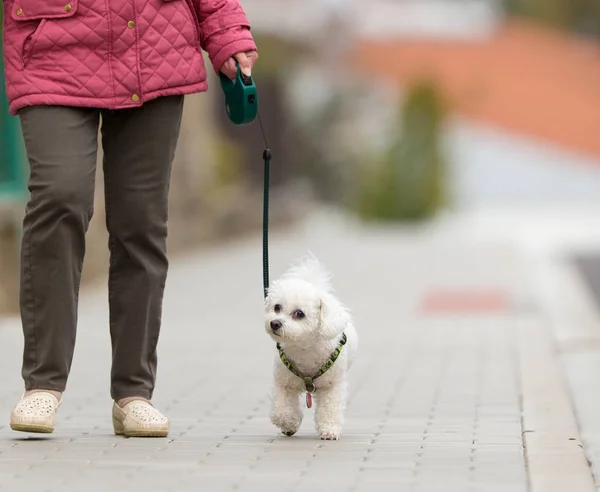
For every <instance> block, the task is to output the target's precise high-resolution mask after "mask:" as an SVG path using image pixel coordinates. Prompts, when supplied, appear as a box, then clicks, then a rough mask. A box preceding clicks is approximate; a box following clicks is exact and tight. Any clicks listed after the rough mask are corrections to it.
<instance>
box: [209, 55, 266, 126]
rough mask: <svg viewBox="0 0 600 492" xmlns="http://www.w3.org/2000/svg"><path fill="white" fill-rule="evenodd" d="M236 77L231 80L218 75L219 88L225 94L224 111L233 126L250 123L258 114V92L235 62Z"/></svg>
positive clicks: (223, 75) (249, 78)
mask: <svg viewBox="0 0 600 492" xmlns="http://www.w3.org/2000/svg"><path fill="white" fill-rule="evenodd" d="M235 65H236V67H237V75H236V77H235V79H234V80H231V79H230V78H229V77H227V75H225V74H224V73H223V72H220V73H219V78H220V80H221V88H222V89H223V92H224V93H225V110H226V111H227V116H228V117H229V119H230V120H231V121H232V123H234V124H235V125H247V124H248V123H252V122H253V121H254V119H255V118H256V115H257V113H258V92H257V90H256V84H255V83H254V80H253V79H252V77H248V76H247V75H244V74H243V73H242V70H241V69H240V64H239V63H238V62H235Z"/></svg>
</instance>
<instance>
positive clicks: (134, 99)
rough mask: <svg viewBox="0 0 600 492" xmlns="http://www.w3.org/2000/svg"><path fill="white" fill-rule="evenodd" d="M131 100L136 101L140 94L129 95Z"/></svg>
mask: <svg viewBox="0 0 600 492" xmlns="http://www.w3.org/2000/svg"><path fill="white" fill-rule="evenodd" d="M131 100H132V101H133V102H134V103H136V102H138V101H139V100H140V96H139V95H138V94H134V95H133V96H131Z"/></svg>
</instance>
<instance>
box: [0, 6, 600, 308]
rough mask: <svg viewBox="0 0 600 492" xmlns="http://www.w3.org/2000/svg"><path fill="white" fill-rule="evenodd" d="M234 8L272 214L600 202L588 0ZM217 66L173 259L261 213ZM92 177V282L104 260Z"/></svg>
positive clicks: (13, 187) (185, 181)
mask: <svg viewBox="0 0 600 492" xmlns="http://www.w3.org/2000/svg"><path fill="white" fill-rule="evenodd" d="M242 3H243V6H244V8H245V9H246V11H247V13H248V16H249V18H250V19H251V21H252V24H253V26H254V27H253V29H254V34H255V37H256V40H257V43H258V46H259V50H260V55H261V59H260V62H259V64H258V65H257V67H256V70H255V73H254V75H255V78H256V80H257V84H258V87H259V90H260V101H261V114H262V119H263V122H264V124H265V128H266V131H267V135H268V139H269V144H270V146H271V148H272V150H273V204H272V213H273V221H274V222H275V223H276V224H279V225H281V226H285V225H289V224H292V223H294V221H296V220H299V219H301V218H302V217H303V216H305V215H306V214H308V213H310V212H311V211H313V210H315V208H318V207H324V206H327V207H334V208H335V209H340V210H343V211H345V212H346V213H348V214H351V215H352V216H354V217H357V218H359V219H360V220H362V221H366V222H382V221H383V222H392V223H396V224H398V226H402V227H404V226H407V225H409V226H410V227H414V226H415V225H418V224H422V223H428V222H430V221H433V220H437V219H439V217H443V216H448V215H452V216H462V217H472V218H473V217H477V220H478V223H479V224H485V225H487V227H489V228H496V229H498V230H499V229H501V228H502V225H503V224H506V223H511V224H513V225H514V224H515V223H517V222H518V221H522V222H520V224H521V226H522V227H524V228H530V227H533V226H535V225H536V224H537V225H539V223H541V222H543V223H545V224H546V225H547V227H548V228H551V227H554V228H555V229H557V230H558V231H560V232H561V233H562V235H563V236H565V234H566V233H565V230H568V228H569V227H573V224H574V223H575V222H576V221H577V220H579V219H582V218H585V219H586V220H587V219H588V218H589V217H592V216H593V215H594V213H596V212H595V211H596V210H600V3H599V2H598V1H597V0H504V1H502V0H387V1H380V0H369V1H368V2H356V1H354V0H304V1H302V2H297V1H291V0H272V1H268V0H244V1H243V2H242ZM211 76H212V79H211V81H210V82H211V87H212V90H211V91H210V92H209V93H208V94H202V95H196V96H192V97H188V98H187V102H186V109H185V120H184V125H183V130H182V134H181V140H180V145H179V148H178V152H177V157H176V164H175V168H174V174H173V184H172V194H171V203H172V209H171V215H170V216H171V219H170V249H171V251H172V253H173V254H177V253H178V252H182V251H186V250H190V249H192V248H197V247H198V246H200V245H204V244H213V243H220V242H222V241H227V240H229V239H231V238H234V237H239V236H240V235H242V234H247V233H250V232H256V231H257V230H259V228H260V225H261V218H262V215H261V213H262V210H261V206H262V204H261V194H262V160H261V155H262V149H263V141H262V137H261V135H260V129H259V126H258V124H253V125H251V126H248V127H234V126H233V125H232V124H231V123H229V122H228V120H227V119H226V117H225V112H224V110H223V100H222V94H221V92H220V90H219V88H218V82H217V81H216V79H215V77H214V74H213V75H211ZM3 85H4V84H3V83H2V84H0V86H1V89H0V313H14V312H15V311H16V309H17V267H18V242H19V236H20V221H21V220H22V213H23V208H24V203H25V201H26V198H27V190H26V177H27V168H26V162H25V157H24V152H23V148H22V142H21V135H20V129H19V124H18V119H17V118H12V117H10V116H9V115H8V110H7V102H6V96H5V94H4V87H3ZM98 172H100V170H99V171H98ZM97 183H98V186H99V189H98V193H97V198H96V215H95V220H93V222H92V225H91V229H90V232H89V236H88V238H89V239H88V244H89V246H88V255H87V258H86V264H85V267H84V272H85V282H93V281H95V280H98V279H103V278H104V275H105V272H106V268H107V265H108V263H107V262H108V259H107V251H106V250H107V248H106V244H107V237H106V231H105V226H104V217H103V198H102V195H103V190H102V189H101V188H100V186H101V183H102V180H101V179H98V181H97ZM597 215H599V216H600V214H597ZM585 224H586V225H585V227H582V229H583V230H584V232H585V230H587V229H586V228H587V227H588V225H587V224H588V222H585ZM566 235H568V234H566ZM544 237H547V235H546V236H544Z"/></svg>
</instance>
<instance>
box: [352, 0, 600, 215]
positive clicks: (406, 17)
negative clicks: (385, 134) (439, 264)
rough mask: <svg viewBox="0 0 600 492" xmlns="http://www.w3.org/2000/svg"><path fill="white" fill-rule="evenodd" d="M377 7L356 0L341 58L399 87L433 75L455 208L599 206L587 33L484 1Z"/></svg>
mask: <svg viewBox="0 0 600 492" xmlns="http://www.w3.org/2000/svg"><path fill="white" fill-rule="evenodd" d="M383 4H385V7H381V10H379V11H378V10H377V9H373V11H372V13H371V14H370V15H369V9H368V8H367V7H366V6H365V5H363V6H362V8H363V9H364V12H363V15H362V16H361V17H362V18H363V19H366V21H365V22H364V23H363V24H362V28H361V29H359V33H358V38H359V40H358V42H357V43H356V44H355V46H356V50H355V53H354V56H353V57H352V59H354V60H357V63H358V65H359V66H360V68H361V70H362V71H363V73H364V74H365V77H366V78H372V79H378V81H379V82H378V83H381V81H382V80H383V81H385V82H386V83H387V84H390V85H392V86H393V87H396V88H397V89H398V91H400V92H401V91H402V89H403V88H404V87H406V86H407V85H409V84H411V83H413V82H415V81H417V80H421V79H431V80H434V81H435V82H436V83H437V84H438V86H439V89H440V91H441V92H442V93H443V95H444V97H445V99H446V101H447V102H448V104H449V107H450V109H451V114H452V118H451V119H450V122H449V124H448V128H447V135H446V137H447V144H448V151H449V155H450V157H451V163H452V192H453V195H454V200H455V205H456V206H459V207H466V208H478V207H488V206H495V205H502V206H506V205H510V206H526V205H540V204H557V203H558V204H568V205H573V204H576V205H579V204H600V139H599V138H598V135H599V133H598V131H599V130H598V129H599V128H600V91H599V90H598V87H599V86H600V85H599V84H600V45H599V44H598V43H597V42H594V41H591V40H590V39H580V38H577V37H576V36H574V35H571V34H568V33H565V32H562V31H558V30H554V29H551V28H547V27H542V26H540V25H538V24H536V23H534V22H530V21H524V20H516V19H512V18H506V17H505V16H504V14H503V12H502V11H501V10H500V9H499V8H498V5H497V4H496V2H492V1H475V0H473V1H460V0H456V1H450V0H446V1H443V0H438V1H435V2H417V1H414V2H411V1H396V2H383V3H382V5H383ZM392 12H395V13H392ZM461 14H464V15H461ZM377 22H379V25H377Z"/></svg>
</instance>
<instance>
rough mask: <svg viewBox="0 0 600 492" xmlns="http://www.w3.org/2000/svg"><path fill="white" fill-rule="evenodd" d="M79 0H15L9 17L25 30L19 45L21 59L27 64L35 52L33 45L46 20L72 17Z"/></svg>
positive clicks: (54, 20) (44, 26) (51, 20)
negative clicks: (25, 32)
mask: <svg viewBox="0 0 600 492" xmlns="http://www.w3.org/2000/svg"><path fill="white" fill-rule="evenodd" d="M78 6H79V0H45V1H44V0H16V1H15V3H14V4H13V9H12V12H11V18H12V19H13V20H14V21H15V22H16V23H17V25H19V26H22V29H25V30H26V31H27V34H26V35H25V38H24V40H23V43H22V46H21V59H22V61H23V65H24V66H25V65H27V63H28V62H29V60H31V57H32V56H33V55H34V54H35V46H36V43H37V40H38V39H39V37H40V34H41V33H42V32H43V31H44V29H45V28H46V24H47V23H48V22H59V21H60V19H66V18H69V17H73V16H74V15H75V14H76V12H77V8H78Z"/></svg>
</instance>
